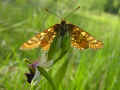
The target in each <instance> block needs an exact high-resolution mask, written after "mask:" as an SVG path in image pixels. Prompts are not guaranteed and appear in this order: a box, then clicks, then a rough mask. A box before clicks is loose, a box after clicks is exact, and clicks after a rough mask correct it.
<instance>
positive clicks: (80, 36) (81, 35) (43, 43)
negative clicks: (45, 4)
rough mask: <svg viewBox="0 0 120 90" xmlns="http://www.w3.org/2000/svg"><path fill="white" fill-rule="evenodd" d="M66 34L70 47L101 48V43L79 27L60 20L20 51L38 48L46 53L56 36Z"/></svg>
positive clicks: (26, 43) (82, 48) (33, 38)
mask: <svg viewBox="0 0 120 90" xmlns="http://www.w3.org/2000/svg"><path fill="white" fill-rule="evenodd" d="M66 32H69V34H70V37H71V46H72V47H75V48H78V49H80V50H84V49H87V48H92V49H98V48H102V47H103V42H102V41H99V40H96V39H95V38H94V37H93V36H92V35H90V34H89V33H88V32H85V31H84V30H83V29H81V28H80V27H78V26H76V25H74V24H69V23H66V21H65V20H62V21H61V23H60V24H55V25H53V26H51V27H50V28H48V29H46V30H45V31H44V32H40V33H38V34H36V35H35V36H34V37H32V38H31V39H30V40H28V41H27V42H25V43H24V44H23V45H22V46H21V47H20V49H21V50H28V49H32V48H38V47H40V48H42V49H43V50H45V51H46V50H48V49H49V48H50V45H51V43H52V42H53V40H54V38H55V37H57V35H58V34H59V35H60V36H64V35H65V34H66Z"/></svg>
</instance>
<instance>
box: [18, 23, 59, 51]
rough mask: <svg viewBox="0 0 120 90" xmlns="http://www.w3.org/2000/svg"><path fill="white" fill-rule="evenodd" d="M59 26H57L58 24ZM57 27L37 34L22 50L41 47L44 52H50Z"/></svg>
mask: <svg viewBox="0 0 120 90" xmlns="http://www.w3.org/2000/svg"><path fill="white" fill-rule="evenodd" d="M56 25H57V24H56ZM56 25H54V26H52V27H50V28H49V29H47V30H45V31H44V32H41V33H38V34H36V35H35V36H34V37H32V38H31V39H30V40H28V41H27V42H25V43H24V44H23V45H22V46H21V47H20V49H22V50H28V49H32V48H37V47H41V48H42V49H43V50H48V49H49V47H50V44H51V43H52V41H53V39H54V37H55V36H56V32H55V27H56Z"/></svg>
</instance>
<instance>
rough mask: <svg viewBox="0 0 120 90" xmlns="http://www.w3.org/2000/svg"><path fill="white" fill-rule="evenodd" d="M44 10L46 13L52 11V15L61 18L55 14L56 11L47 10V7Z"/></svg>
mask: <svg viewBox="0 0 120 90" xmlns="http://www.w3.org/2000/svg"><path fill="white" fill-rule="evenodd" d="M45 11H46V12H48V13H52V14H53V15H54V16H56V17H59V18H61V17H60V16H59V15H57V14H56V13H54V12H52V11H49V10H48V9H47V8H45Z"/></svg>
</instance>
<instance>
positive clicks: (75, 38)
mask: <svg viewBox="0 0 120 90" xmlns="http://www.w3.org/2000/svg"><path fill="white" fill-rule="evenodd" d="M69 25H70V27H71V32H70V33H71V43H72V46H73V47H75V48H79V49H80V50H83V49H87V48H93V49H97V48H102V47H103V43H102V42H101V41H99V40H96V39H95V38H94V37H93V36H91V35H90V34H89V33H88V32H85V31H83V30H82V29H80V28H79V27H78V26H75V25H72V24H69Z"/></svg>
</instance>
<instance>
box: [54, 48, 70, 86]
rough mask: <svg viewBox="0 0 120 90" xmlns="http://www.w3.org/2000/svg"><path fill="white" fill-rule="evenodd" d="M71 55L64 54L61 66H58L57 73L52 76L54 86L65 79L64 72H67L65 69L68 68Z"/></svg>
mask: <svg viewBox="0 0 120 90" xmlns="http://www.w3.org/2000/svg"><path fill="white" fill-rule="evenodd" d="M71 50H72V49H71ZM71 50H69V51H71ZM71 54H72V53H71ZM71 54H70V53H67V54H66V56H65V58H64V62H63V64H62V65H61V66H60V68H59V69H58V71H57V72H56V74H55V76H54V77H55V83H56V86H58V85H59V84H60V83H61V82H62V80H63V78H64V77H65V74H66V71H67V67H68V64H69V62H70V58H71V56H72V55H71Z"/></svg>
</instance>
